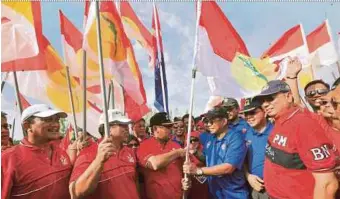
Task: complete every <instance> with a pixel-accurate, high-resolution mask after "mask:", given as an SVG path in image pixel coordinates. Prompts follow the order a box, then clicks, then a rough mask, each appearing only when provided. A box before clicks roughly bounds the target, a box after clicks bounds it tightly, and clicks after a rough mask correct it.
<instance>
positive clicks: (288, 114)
mask: <svg viewBox="0 0 340 199" xmlns="http://www.w3.org/2000/svg"><path fill="white" fill-rule="evenodd" d="M298 112H301V109H300V108H299V107H298V106H297V105H293V106H291V107H289V108H288V109H286V110H284V111H283V112H282V114H280V116H279V117H278V118H275V122H279V123H280V124H282V123H284V122H285V121H287V120H289V119H290V118H292V117H293V116H294V115H295V114H296V113H298Z"/></svg>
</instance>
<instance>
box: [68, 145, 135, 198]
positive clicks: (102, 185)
mask: <svg viewBox="0 0 340 199" xmlns="http://www.w3.org/2000/svg"><path fill="white" fill-rule="evenodd" d="M101 141H102V140H100V141H99V142H101ZM97 150H98V144H96V143H92V144H91V145H90V146H89V147H87V148H85V149H83V150H82V151H81V152H80V154H79V156H78V157H77V160H76V162H75V164H74V169H73V171H72V175H71V180H70V182H73V181H75V180H76V179H77V178H79V176H80V175H81V174H83V173H84V172H85V170H86V169H87V168H88V167H89V166H90V164H91V163H92V161H93V160H94V159H95V158H96V155H97ZM136 162H137V161H136V156H135V153H134V151H133V150H132V149H130V148H128V147H123V148H122V149H121V150H120V151H119V152H118V153H117V154H113V155H112V156H111V157H110V158H109V159H108V160H107V161H106V162H105V164H104V168H103V170H102V173H101V175H100V179H99V182H98V186H97V188H96V190H95V191H94V192H93V193H91V194H90V195H88V196H86V197H84V198H87V199H89V198H93V199H104V198H129V199H134V198H139V195H138V191H137V186H136Z"/></svg>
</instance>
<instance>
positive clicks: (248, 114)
mask: <svg viewBox="0 0 340 199" xmlns="http://www.w3.org/2000/svg"><path fill="white" fill-rule="evenodd" d="M256 113H258V111H257V110H256V109H255V110H252V111H248V112H245V113H244V116H253V115H256Z"/></svg>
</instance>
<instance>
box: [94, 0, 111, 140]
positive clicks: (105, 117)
mask: <svg viewBox="0 0 340 199" xmlns="http://www.w3.org/2000/svg"><path fill="white" fill-rule="evenodd" d="M95 3H96V4H95V6H96V18H97V20H96V24H97V45H98V59H99V60H98V62H99V66H100V86H101V90H102V104H103V114H104V130H105V136H106V137H109V123H108V121H109V117H108V113H107V103H106V90H105V79H104V74H105V71H104V64H103V52H102V35H101V28H100V13H99V1H98V0H96V1H95Z"/></svg>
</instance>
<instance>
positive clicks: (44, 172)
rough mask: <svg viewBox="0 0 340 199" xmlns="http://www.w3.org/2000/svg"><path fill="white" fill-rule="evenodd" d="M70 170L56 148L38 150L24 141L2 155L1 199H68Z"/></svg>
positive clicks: (67, 161)
mask: <svg viewBox="0 0 340 199" xmlns="http://www.w3.org/2000/svg"><path fill="white" fill-rule="evenodd" d="M50 153H52V154H51V156H50V155H49V154H50ZM71 170H72V165H71V162H70V159H69V157H68V155H67V154H66V152H65V151H64V150H62V149H61V148H60V147H58V146H57V145H56V144H54V143H52V142H51V143H49V144H48V145H47V146H46V147H45V148H40V147H37V146H34V145H32V144H31V143H29V142H28V141H27V140H26V139H23V140H22V141H21V143H20V145H16V146H14V147H12V148H10V149H8V150H6V151H4V152H2V154H1V188H2V191H1V198H24V199H31V198H32V199H36V198H52V199H53V198H65V199H67V198H70V195H69V189H68V182H69V179H70V174H71Z"/></svg>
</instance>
